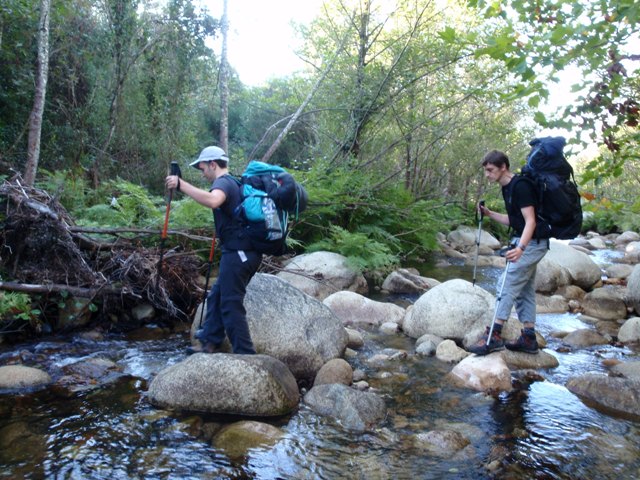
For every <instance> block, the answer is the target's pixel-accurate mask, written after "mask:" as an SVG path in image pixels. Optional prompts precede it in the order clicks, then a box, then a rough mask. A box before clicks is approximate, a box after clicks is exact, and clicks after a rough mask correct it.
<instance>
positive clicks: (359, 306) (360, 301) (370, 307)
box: [322, 291, 405, 326]
mask: <svg viewBox="0 0 640 480" xmlns="http://www.w3.org/2000/svg"><path fill="white" fill-rule="evenodd" d="M322 303H324V304H325V305H326V306H327V307H329V308H330V309H331V311H332V312H333V313H335V314H336V316H337V317H338V318H339V319H340V320H342V323H343V324H344V325H358V324H360V325H374V326H380V325H382V324H383V323H385V322H393V323H396V324H398V325H402V321H403V320H404V315H405V310H404V308H402V307H400V306H398V305H395V304H393V303H389V302H376V301H375V300H371V299H369V298H367V297H364V296H362V295H360V294H359V293H355V292H349V291H343V292H336V293H334V294H332V295H329V296H328V297H327V298H325V299H324V300H323V302H322Z"/></svg>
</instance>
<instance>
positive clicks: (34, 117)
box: [24, 0, 51, 186]
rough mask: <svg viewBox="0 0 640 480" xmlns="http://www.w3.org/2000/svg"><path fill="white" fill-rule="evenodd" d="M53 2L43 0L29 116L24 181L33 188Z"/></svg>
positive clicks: (38, 148) (47, 73) (40, 130)
mask: <svg viewBox="0 0 640 480" xmlns="http://www.w3.org/2000/svg"><path fill="white" fill-rule="evenodd" d="M50 11H51V0H41V3H40V24H39V31H38V59H37V64H36V89H35V95H34V99H33V109H32V110H31V115H30V116H29V139H28V141H27V162H26V164H25V167H24V181H25V183H26V184H27V185H29V186H33V183H34V181H35V179H36V172H37V171H38V161H39V159H40V136H41V133H42V115H43V113H44V101H45V96H46V94H47V78H48V76H49V14H50Z"/></svg>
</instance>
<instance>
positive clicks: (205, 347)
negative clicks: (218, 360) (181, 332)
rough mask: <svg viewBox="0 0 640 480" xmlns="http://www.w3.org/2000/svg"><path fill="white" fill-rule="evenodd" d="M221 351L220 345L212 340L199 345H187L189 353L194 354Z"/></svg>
mask: <svg viewBox="0 0 640 480" xmlns="http://www.w3.org/2000/svg"><path fill="white" fill-rule="evenodd" d="M220 351H221V350H220V346H218V345H216V344H215V343H211V342H204V343H201V344H200V346H199V347H195V346H193V345H191V346H189V347H187V355H193V354H194V353H218V352H220Z"/></svg>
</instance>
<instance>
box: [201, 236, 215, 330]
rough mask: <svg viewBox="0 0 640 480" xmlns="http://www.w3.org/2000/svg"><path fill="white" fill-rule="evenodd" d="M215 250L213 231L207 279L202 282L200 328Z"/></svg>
mask: <svg viewBox="0 0 640 480" xmlns="http://www.w3.org/2000/svg"><path fill="white" fill-rule="evenodd" d="M215 251H216V232H213V239H212V240H211V251H210V252H209V267H208V268H207V279H206V281H205V283H204V293H203V294H202V308H201V309H200V328H202V319H203V317H204V307H205V306H206V301H207V292H208V290H209V278H210V277H211V265H213V254H214V253H215Z"/></svg>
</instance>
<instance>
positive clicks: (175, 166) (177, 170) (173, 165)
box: [156, 162, 182, 289]
mask: <svg viewBox="0 0 640 480" xmlns="http://www.w3.org/2000/svg"><path fill="white" fill-rule="evenodd" d="M169 175H177V176H178V178H181V177H182V174H181V172H180V166H179V165H178V162H171V169H170V171H169ZM178 185H180V184H178ZM178 188H179V187H178ZM171 200H173V189H169V198H168V199H167V210H166V212H165V214H164V227H163V228H162V234H161V235H160V260H159V261H158V274H157V277H156V289H157V288H158V285H159V282H160V276H161V274H162V259H163V257H164V242H165V240H166V238H167V229H168V228H169V213H170V212H171Z"/></svg>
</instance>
